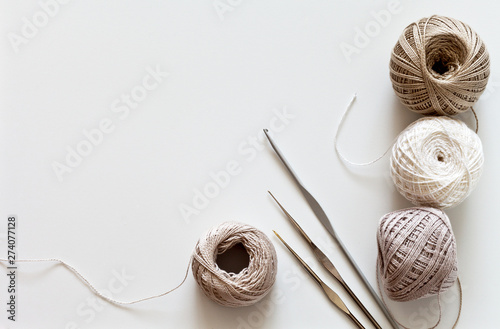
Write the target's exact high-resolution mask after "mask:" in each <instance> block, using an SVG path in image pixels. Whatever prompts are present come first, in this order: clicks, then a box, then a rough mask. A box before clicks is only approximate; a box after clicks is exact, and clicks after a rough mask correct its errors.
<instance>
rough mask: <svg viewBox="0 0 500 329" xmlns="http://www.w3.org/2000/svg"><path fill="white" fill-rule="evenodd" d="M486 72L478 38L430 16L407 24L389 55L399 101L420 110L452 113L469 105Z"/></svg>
mask: <svg viewBox="0 0 500 329" xmlns="http://www.w3.org/2000/svg"><path fill="white" fill-rule="evenodd" d="M489 76H490V59H489V54H488V51H487V49H486V46H485V45H484V43H483V41H482V40H481V38H480V37H479V36H478V35H477V33H476V32H474V31H473V30H472V29H471V28H470V27H469V26H468V25H467V24H464V23H462V22H460V21H458V20H456V19H453V18H449V17H443V16H432V17H430V18H422V19H421V20H419V21H418V22H416V23H412V24H410V25H409V26H408V27H407V28H406V29H405V30H404V31H403V33H402V34H401V36H400V38H399V40H398V42H397V43H396V46H395V47H394V49H393V51H392V55H391V60H390V77H391V81H392V86H393V88H394V91H395V92H396V95H397V96H398V97H399V99H400V100H401V102H402V103H403V104H404V105H406V106H407V107H408V108H409V109H410V110H412V111H414V112H418V113H421V114H439V115H445V114H447V115H454V114H457V113H460V112H464V111H466V110H468V109H469V108H471V107H472V106H473V105H474V103H475V102H476V101H477V100H478V98H479V96H480V95H481V93H482V92H483V91H484V90H485V88H486V84H487V82H488V78H489Z"/></svg>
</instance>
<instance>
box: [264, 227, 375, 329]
mask: <svg viewBox="0 0 500 329" xmlns="http://www.w3.org/2000/svg"><path fill="white" fill-rule="evenodd" d="M273 232H274V234H276V236H277V237H278V239H280V240H281V242H283V244H284V245H285V247H287V249H288V250H289V251H290V252H291V253H292V254H293V255H294V256H295V258H297V260H298V261H299V262H300V264H301V265H302V266H303V267H304V268H305V269H306V270H307V272H308V273H309V274H310V275H311V276H312V277H313V278H314V280H316V283H318V284H319V286H320V287H321V289H323V291H324V292H325V294H326V296H328V299H330V301H331V302H332V303H333V304H334V305H335V306H337V307H338V308H339V309H340V310H341V311H342V312H344V313H345V314H346V315H347V316H348V317H349V318H350V319H351V320H352V321H353V322H354V323H355V324H356V325H357V326H358V327H359V328H361V329H366V328H365V327H363V325H362V324H361V322H359V321H358V319H356V317H355V316H354V315H353V314H352V313H351V312H350V311H349V309H348V308H347V306H345V304H344V302H343V301H342V299H340V297H339V295H337V294H336V293H335V291H333V290H332V289H331V288H330V287H328V286H327V285H326V283H324V282H323V280H321V279H320V278H319V276H318V275H317V274H316V273H314V271H313V270H312V269H311V268H310V267H309V265H307V264H306V262H304V261H303V260H302V258H300V256H299V255H297V253H296V252H295V251H294V250H293V249H292V248H291V247H290V246H289V245H288V243H286V242H285V240H283V239H282V238H281V237H280V236H279V234H278V233H276V231H273Z"/></svg>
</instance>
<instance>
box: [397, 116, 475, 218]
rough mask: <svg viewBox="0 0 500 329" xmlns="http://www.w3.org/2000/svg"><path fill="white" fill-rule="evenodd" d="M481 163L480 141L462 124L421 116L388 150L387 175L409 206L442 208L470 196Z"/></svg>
mask: <svg viewBox="0 0 500 329" xmlns="http://www.w3.org/2000/svg"><path fill="white" fill-rule="evenodd" d="M483 162H484V157H483V149H482V144H481V140H480V139H479V137H478V136H477V134H476V133H474V132H473V131H472V130H471V129H469V127H467V125H466V124H465V123H463V122H462V121H459V120H455V119H452V118H449V117H425V118H422V119H419V120H417V121H415V122H414V123H412V124H410V125H409V126H408V127H407V128H406V129H405V130H404V131H403V132H401V134H400V135H399V137H398V139H397V141H396V143H395V144H394V146H393V148H392V157H391V176H392V179H393V181H394V184H395V185H396V189H397V190H398V191H399V192H400V193H401V194H402V195H403V196H404V197H405V198H406V199H408V200H409V201H410V202H412V203H413V204H415V205H417V206H429V207H436V208H442V209H444V208H449V207H453V206H456V205H458V204H459V203H461V202H462V201H463V200H464V199H465V198H466V197H467V196H468V195H469V194H470V192H471V191H472V190H473V189H474V187H475V186H476V184H477V182H478V180H479V177H480V176H481V172H482V167H483Z"/></svg>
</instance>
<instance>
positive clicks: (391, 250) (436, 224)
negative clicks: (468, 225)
mask: <svg viewBox="0 0 500 329" xmlns="http://www.w3.org/2000/svg"><path fill="white" fill-rule="evenodd" d="M377 243H378V259H377V271H378V275H379V277H380V280H381V281H382V286H383V288H384V291H385V293H386V295H387V296H388V297H389V298H390V299H392V300H395V301H400V302H404V301H411V300H415V299H418V298H422V297H428V296H431V295H436V294H437V293H439V292H443V291H445V290H446V289H448V288H450V287H451V286H452V285H453V283H454V282H455V280H456V279H457V272H458V268H457V246H456V242H455V236H454V235H453V231H452V229H451V224H450V221H449V219H448V216H446V214H445V213H444V212H443V211H442V210H439V209H435V208H409V209H403V210H398V211H394V212H391V213H389V214H386V215H385V216H383V217H382V218H381V219H380V224H379V228H378V232H377Z"/></svg>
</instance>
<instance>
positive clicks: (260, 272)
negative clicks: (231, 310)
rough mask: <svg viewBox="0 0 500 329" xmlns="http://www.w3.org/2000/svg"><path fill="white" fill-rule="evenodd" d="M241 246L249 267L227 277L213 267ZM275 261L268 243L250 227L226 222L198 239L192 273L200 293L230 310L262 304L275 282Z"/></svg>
mask: <svg viewBox="0 0 500 329" xmlns="http://www.w3.org/2000/svg"><path fill="white" fill-rule="evenodd" d="M238 243H241V244H242V245H243V247H245V249H246V251H247V252H248V255H249V258H250V263H249V264H248V267H247V268H244V269H243V270H241V271H240V272H239V273H236V274H235V273H228V272H226V271H224V270H223V269H220V268H219V266H218V265H217V263H216V258H217V255H218V254H222V253H224V252H225V251H227V250H228V249H230V248H231V247H233V246H234V245H236V244H238ZM277 266H278V261H277V258H276V250H275V249H274V246H273V244H272V243H271V240H269V238H268V237H267V236H266V235H265V234H264V233H263V232H262V231H259V230H258V229H256V228H255V227H253V226H250V225H247V224H242V223H237V222H225V223H222V224H220V225H219V226H217V227H214V228H212V229H211V230H209V231H208V232H207V233H205V235H204V236H202V237H201V238H200V240H199V241H198V243H197V244H196V247H195V251H194V253H193V263H192V270H193V276H194V278H195V279H196V282H197V283H198V285H199V286H200V288H201V290H202V291H203V293H204V294H205V295H206V296H207V297H208V298H210V299H211V300H213V301H214V302H216V303H218V304H220V305H223V306H229V307H240V306H249V305H252V304H255V303H256V302H258V301H259V300H261V299H262V298H263V297H264V296H265V295H267V293H268V292H269V291H270V290H271V288H272V287H273V285H274V282H275V281H276V272H277Z"/></svg>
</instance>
